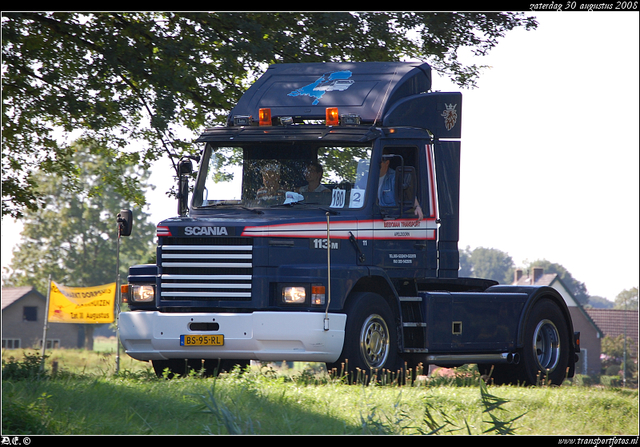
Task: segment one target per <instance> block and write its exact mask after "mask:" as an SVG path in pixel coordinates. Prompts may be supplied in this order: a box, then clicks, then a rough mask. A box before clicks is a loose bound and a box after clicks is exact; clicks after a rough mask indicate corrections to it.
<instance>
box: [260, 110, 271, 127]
mask: <svg viewBox="0 0 640 447" xmlns="http://www.w3.org/2000/svg"><path fill="white" fill-rule="evenodd" d="M258 116H259V124H260V125H261V126H271V109H260V110H259V111H258Z"/></svg>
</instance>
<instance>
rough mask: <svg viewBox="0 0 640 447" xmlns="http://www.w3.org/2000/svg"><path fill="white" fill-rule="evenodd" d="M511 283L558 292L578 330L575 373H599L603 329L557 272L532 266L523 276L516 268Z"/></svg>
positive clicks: (594, 374)
mask: <svg viewBox="0 0 640 447" xmlns="http://www.w3.org/2000/svg"><path fill="white" fill-rule="evenodd" d="M513 284H514V285H521V286H522V285H527V286H530V285H536V286H549V287H553V288H554V289H556V290H557V291H558V292H559V293H560V295H561V296H562V298H564V301H565V303H566V304H567V307H568V308H569V313H570V314H571V320H572V321H573V330H574V331H576V332H580V356H579V360H578V362H577V363H576V374H585V375H589V376H597V375H600V370H601V362H600V352H601V340H602V337H604V334H603V331H602V330H601V329H600V328H599V327H598V325H597V324H596V322H595V321H594V320H593V319H592V318H591V317H590V315H589V314H588V313H587V311H586V310H585V309H584V308H583V307H582V305H581V304H580V303H579V302H578V301H577V300H576V299H575V298H574V296H573V294H572V293H571V292H570V291H569V289H568V288H567V287H566V286H565V285H564V284H563V283H562V280H561V279H560V277H559V276H558V274H557V273H544V269H543V268H540V267H534V268H533V269H532V272H531V274H530V275H526V276H525V275H524V272H523V271H522V270H520V269H518V270H516V272H515V276H514V280H513Z"/></svg>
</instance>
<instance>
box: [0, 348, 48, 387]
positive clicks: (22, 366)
mask: <svg viewBox="0 0 640 447" xmlns="http://www.w3.org/2000/svg"><path fill="white" fill-rule="evenodd" d="M45 359H46V356H45ZM45 377H46V374H45V371H44V359H43V358H42V357H40V356H39V355H37V354H29V353H27V352H25V353H24V361H23V362H19V361H16V359H15V358H13V357H9V359H8V361H5V360H4V359H2V380H34V379H43V378H45Z"/></svg>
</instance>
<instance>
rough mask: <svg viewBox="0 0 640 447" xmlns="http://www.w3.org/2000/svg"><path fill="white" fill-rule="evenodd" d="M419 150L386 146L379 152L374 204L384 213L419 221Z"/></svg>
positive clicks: (421, 213)
mask: <svg viewBox="0 0 640 447" xmlns="http://www.w3.org/2000/svg"><path fill="white" fill-rule="evenodd" d="M418 168H419V159H418V148H417V147H415V146H410V147H406V146H386V147H385V148H384V150H383V151H382V161H381V162H380V178H379V181H378V197H377V203H378V205H380V208H381V209H382V212H383V213H384V214H387V215H389V214H392V215H399V216H402V217H406V218H417V219H420V220H422V218H423V217H424V216H423V212H422V206H421V197H420V196H421V194H420V191H421V189H420V178H419V175H418Z"/></svg>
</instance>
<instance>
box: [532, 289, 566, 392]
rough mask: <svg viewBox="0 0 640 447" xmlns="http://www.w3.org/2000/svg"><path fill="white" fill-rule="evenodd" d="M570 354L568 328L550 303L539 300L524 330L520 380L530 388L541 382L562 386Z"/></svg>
mask: <svg viewBox="0 0 640 447" xmlns="http://www.w3.org/2000/svg"><path fill="white" fill-rule="evenodd" d="M570 350H571V343H570V340H569V334H568V329H567V324H566V321H565V319H564V317H563V315H562V313H561V312H560V309H559V308H558V306H557V305H556V304H555V303H553V302H552V301H551V300H548V299H542V300H540V301H539V302H538V303H536V304H535V305H534V307H533V309H532V311H531V314H530V316H529V318H528V321H527V323H526V326H525V334H524V347H523V350H522V360H521V365H522V368H523V369H522V379H523V380H524V381H525V382H526V383H528V384H530V385H536V384H538V383H543V382H550V383H552V384H554V385H561V384H562V382H563V381H564V379H565V375H566V370H567V366H568V365H569V355H570V352H569V351H570Z"/></svg>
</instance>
